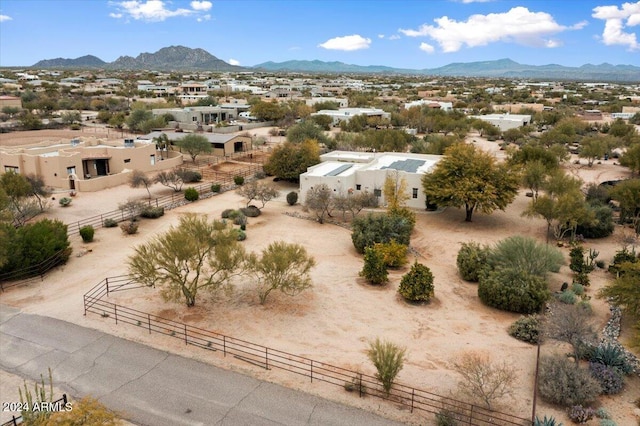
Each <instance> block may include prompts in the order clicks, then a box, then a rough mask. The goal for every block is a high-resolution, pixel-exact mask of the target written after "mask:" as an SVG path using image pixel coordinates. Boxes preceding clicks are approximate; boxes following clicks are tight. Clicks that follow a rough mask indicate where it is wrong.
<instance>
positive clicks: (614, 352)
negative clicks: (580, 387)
mask: <svg viewBox="0 0 640 426" xmlns="http://www.w3.org/2000/svg"><path fill="white" fill-rule="evenodd" d="M591 361H592V362H597V363H599V364H603V365H606V366H609V367H612V368H614V369H616V370H618V371H619V372H621V373H624V374H631V373H632V372H633V366H632V365H631V364H630V363H629V362H628V361H627V358H626V356H625V353H624V349H622V348H621V347H620V346H619V345H615V344H611V343H605V344H600V345H599V346H598V347H597V348H596V349H595V351H594V353H593V358H592V360H591Z"/></svg>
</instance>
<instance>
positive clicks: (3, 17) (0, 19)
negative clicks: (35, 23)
mask: <svg viewBox="0 0 640 426" xmlns="http://www.w3.org/2000/svg"><path fill="white" fill-rule="evenodd" d="M12 20H13V18H12V17H11V16H8V15H0V22H6V21H12Z"/></svg>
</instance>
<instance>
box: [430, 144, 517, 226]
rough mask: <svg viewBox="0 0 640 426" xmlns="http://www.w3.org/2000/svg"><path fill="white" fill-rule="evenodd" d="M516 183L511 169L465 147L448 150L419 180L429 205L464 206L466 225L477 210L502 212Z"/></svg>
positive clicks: (514, 193) (514, 192)
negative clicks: (430, 171)
mask: <svg viewBox="0 0 640 426" xmlns="http://www.w3.org/2000/svg"><path fill="white" fill-rule="evenodd" d="M519 183H520V178H519V174H518V173H517V172H516V171H515V170H514V169H513V168H512V167H510V166H509V165H508V164H497V163H496V161H495V159H494V158H493V156H491V155H490V154H489V153H486V152H484V151H481V150H479V149H476V147H475V146H473V145H468V144H455V145H452V146H451V147H449V148H448V149H447V150H446V151H445V156H444V158H443V159H442V160H440V162H438V164H436V166H435V169H434V170H433V172H432V173H427V174H425V175H424V177H423V178H422V185H423V188H424V192H425V194H426V195H427V199H428V200H429V202H430V203H435V204H438V205H440V206H451V207H462V206H464V208H465V211H466V216H465V221H467V222H471V217H472V215H473V212H474V211H476V210H480V211H482V212H484V213H487V214H488V213H491V212H493V211H494V210H496V209H500V210H504V209H505V208H506V207H507V205H509V203H511V202H512V201H513V200H514V198H515V196H516V194H517V192H518V186H519Z"/></svg>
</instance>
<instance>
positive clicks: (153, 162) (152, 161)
mask: <svg viewBox="0 0 640 426" xmlns="http://www.w3.org/2000/svg"><path fill="white" fill-rule="evenodd" d="M149 160H150V161H151V165H152V166H155V165H156V155H155V154H151V155H150V156H149Z"/></svg>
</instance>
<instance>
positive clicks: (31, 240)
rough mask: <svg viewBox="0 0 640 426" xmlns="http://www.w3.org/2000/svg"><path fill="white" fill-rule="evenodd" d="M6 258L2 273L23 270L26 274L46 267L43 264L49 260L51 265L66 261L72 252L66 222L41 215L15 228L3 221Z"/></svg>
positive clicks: (0, 231) (3, 241)
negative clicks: (33, 220)
mask: <svg viewBox="0 0 640 426" xmlns="http://www.w3.org/2000/svg"><path fill="white" fill-rule="evenodd" d="M0 233H1V234H2V241H1V242H2V245H3V246H4V249H5V250H6V251H5V253H6V254H5V256H6V258H5V262H4V264H3V265H2V267H0V274H5V273H11V272H14V273H15V272H17V271H22V273H23V274H25V275H20V277H19V278H26V277H29V276H33V275H38V274H40V273H42V272H43V271H42V270H41V269H40V267H38V268H36V267H35V266H37V265H40V264H41V263H43V262H44V261H45V260H46V261H49V262H50V263H48V264H47V265H48V269H50V268H53V267H55V266H58V265H61V264H64V263H66V261H67V260H68V259H69V255H70V254H71V245H70V243H69V238H68V236H67V225H65V224H64V223H62V222H61V221H59V220H50V219H42V220H39V221H38V222H35V223H28V224H26V225H23V226H21V227H19V228H15V227H14V226H13V225H11V224H9V223H6V222H5V223H3V222H0Z"/></svg>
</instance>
